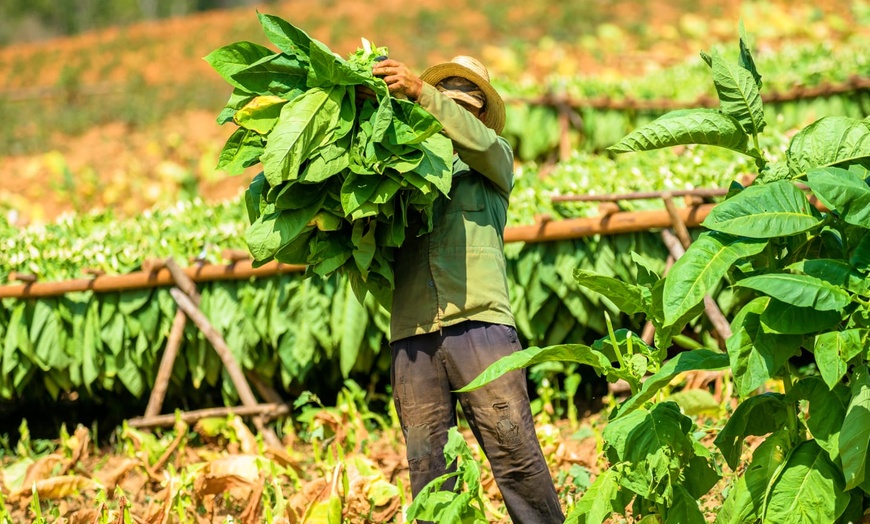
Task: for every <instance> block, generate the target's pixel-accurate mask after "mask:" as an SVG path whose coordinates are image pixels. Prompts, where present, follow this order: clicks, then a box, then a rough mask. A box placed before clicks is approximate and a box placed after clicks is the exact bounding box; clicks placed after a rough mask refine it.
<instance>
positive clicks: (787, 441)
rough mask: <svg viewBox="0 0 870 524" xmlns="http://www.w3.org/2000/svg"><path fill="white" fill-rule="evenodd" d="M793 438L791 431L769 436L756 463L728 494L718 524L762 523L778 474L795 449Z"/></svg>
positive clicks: (754, 455) (756, 455) (757, 450)
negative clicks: (762, 516)
mask: <svg viewBox="0 0 870 524" xmlns="http://www.w3.org/2000/svg"><path fill="white" fill-rule="evenodd" d="M791 440H792V437H791V435H790V432H789V430H788V429H787V428H785V429H781V430H778V431H776V432H775V433H773V434H771V435H770V436H768V437H767V438H766V439H764V441H763V442H762V443H761V444H759V445H758V447H757V448H755V451H754V452H753V453H752V462H751V463H750V464H749V465H748V466H747V467H746V470H745V471H744V473H743V475H741V476H739V477H738V478H737V483H736V485H734V487H732V488H731V490H730V491H729V493H728V498H726V499H725V502H724V503H723V504H722V508H721V510H720V511H719V512H718V513H717V514H716V524H744V523H747V522H758V521H759V519H760V518H761V514H762V513H763V509H764V502H765V496H766V494H767V492H768V488H769V487H770V485H771V484H772V483H773V481H774V478H775V477H776V473H777V471H778V470H779V469H780V467H781V466H782V465H783V463H784V462H785V459H786V457H787V455H788V452H789V451H790V450H791V446H792V443H791Z"/></svg>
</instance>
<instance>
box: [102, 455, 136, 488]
mask: <svg viewBox="0 0 870 524" xmlns="http://www.w3.org/2000/svg"><path fill="white" fill-rule="evenodd" d="M139 464H140V462H139V461H138V460H136V459H132V458H130V457H123V456H111V457H109V460H108V461H107V462H106V464H105V465H104V466H103V467H102V468H100V469H99V470H97V471H95V472H94V473H93V477H94V479H96V480H98V481H99V482H100V484H102V485H103V486H105V488H106V492H107V493H111V492H113V491H115V486H117V485H118V483H119V482H120V481H121V480H122V479H123V478H124V477H125V476H126V475H127V474H128V473H130V471H132V470H133V468H135V467H136V466H138V465H139Z"/></svg>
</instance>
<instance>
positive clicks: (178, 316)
mask: <svg viewBox="0 0 870 524" xmlns="http://www.w3.org/2000/svg"><path fill="white" fill-rule="evenodd" d="M149 265H150V266H152V267H154V266H157V267H159V268H163V267H165V268H167V269H168V270H169V272H170V274H171V275H172V278H173V279H175V283H176V285H178V286H181V287H182V289H183V290H184V292H185V293H187V295H188V296H189V297H190V298H191V300H192V301H193V304H194V305H195V306H197V307H199V302H200V297H199V292H198V291H197V290H196V284H194V283H193V281H192V280H191V279H190V278H189V277H188V276H187V275H186V274H185V273H184V271H182V269H181V268H180V267H179V266H178V264H177V263H176V262H175V260H174V259H173V258H172V257H169V258H167V259H166V260H165V261H164V260H160V261H154V260H152V261H151V262H150V263H149ZM143 266H144V264H143ZM185 325H187V315H185V314H184V311H182V310H181V309H179V310H178V311H176V313H175V319H174V320H173V321H172V329H171V330H170V331H169V338H168V339H167V341H166V349H165V350H164V351H163V357H161V359H160V368H159V369H158V370H157V378H156V379H155V380H154V388H153V389H152V390H151V395H150V396H149V397H148V406H147V407H146V408H145V417H146V418H147V417H154V416H156V415H158V414H159V413H160V409H161V408H162V407H163V401H164V399H165V398H166V390H167V388H168V387H169V379H170V377H171V376H172V367H173V366H174V365H175V359H176V357H177V356H178V350H179V348H180V347H181V342H182V340H183V339H184V326H185Z"/></svg>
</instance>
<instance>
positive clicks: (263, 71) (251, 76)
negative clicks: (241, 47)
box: [233, 53, 308, 100]
mask: <svg viewBox="0 0 870 524" xmlns="http://www.w3.org/2000/svg"><path fill="white" fill-rule="evenodd" d="M307 75H308V69H307V64H306V63H305V62H304V61H300V60H298V59H296V58H293V57H289V56H287V55H285V54H282V53H277V54H274V55H270V56H267V57H263V58H261V59H260V60H258V61H256V62H254V63H253V64H251V65H249V66H248V67H246V68H244V69H242V70H240V71H236V72H235V73H233V80H235V83H236V84H237V85H239V86H241V87H242V89H244V90H245V91H248V92H250V93H256V94H258V95H273V96H279V97H281V98H283V99H285V100H292V99H294V98H296V97H297V96H299V95H301V94H302V93H303V92H305V90H306V89H307V86H306V84H305V81H306V78H307Z"/></svg>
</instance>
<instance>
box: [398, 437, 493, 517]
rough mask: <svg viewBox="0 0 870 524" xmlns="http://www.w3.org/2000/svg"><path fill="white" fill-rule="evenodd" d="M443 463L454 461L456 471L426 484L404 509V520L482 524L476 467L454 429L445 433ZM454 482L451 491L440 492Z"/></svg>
mask: <svg viewBox="0 0 870 524" xmlns="http://www.w3.org/2000/svg"><path fill="white" fill-rule="evenodd" d="M444 459H445V460H446V461H447V465H448V467H449V466H450V465H451V464H452V463H453V462H454V461H455V462H456V463H457V464H456V471H454V472H453V473H447V474H445V475H442V476H440V477H438V478H436V479H433V480H432V481H431V482H430V483H429V484H427V485H426V486H425V487H424V488H423V489H422V490H421V491H420V493H418V494H417V496H416V497H414V501H413V502H411V505H410V506H409V507H408V511H407V514H406V515H407V518H408V520H409V521H413V520H414V519H420V520H428V521H433V522H443V523H444V524H485V523H486V522H487V520H486V514H485V513H484V499H483V495H482V493H483V492H482V489H481V486H480V465H479V464H478V463H477V461H476V460H475V459H474V456H473V455H472V454H471V450H470V449H469V448H468V444H466V442H465V438H463V436H462V434H461V433H459V430H457V429H456V427H452V428H450V431H449V432H448V433H447V445H445V446H444ZM453 479H456V480H455V485H454V487H453V490H443V489H442V486H443V485H444V483H445V482H450V481H453Z"/></svg>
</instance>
